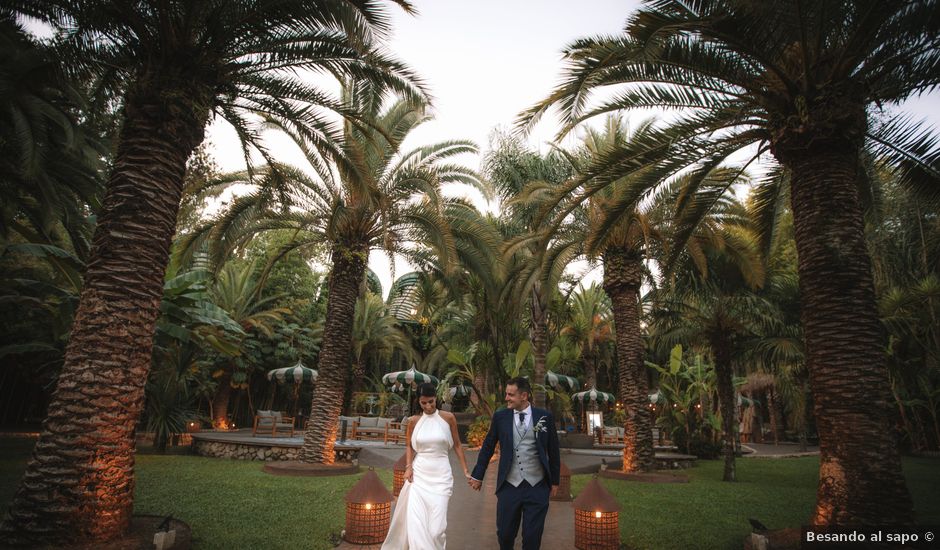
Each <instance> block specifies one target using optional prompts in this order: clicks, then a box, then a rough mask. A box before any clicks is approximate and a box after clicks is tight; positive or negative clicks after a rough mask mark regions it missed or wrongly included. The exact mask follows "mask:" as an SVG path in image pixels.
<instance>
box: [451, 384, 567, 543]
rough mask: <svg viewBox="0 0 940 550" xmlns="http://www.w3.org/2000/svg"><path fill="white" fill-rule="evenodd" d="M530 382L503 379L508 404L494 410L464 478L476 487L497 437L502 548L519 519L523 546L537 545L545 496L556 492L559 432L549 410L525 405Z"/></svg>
mask: <svg viewBox="0 0 940 550" xmlns="http://www.w3.org/2000/svg"><path fill="white" fill-rule="evenodd" d="M531 395H532V387H531V386H529V381H528V380H526V379H525V378H522V377H517V378H512V379H510V380H509V382H506V405H507V406H508V407H509V408H508V409H503V410H501V411H497V412H496V414H494V415H493V420H492V423H491V424H490V431H489V432H487V434H486V439H484V440H483V445H482V446H481V447H480V456H479V457H478V458H477V465H476V467H475V468H474V469H473V475H472V476H471V478H470V480H469V481H468V482H469V484H470V487H472V488H473V489H475V490H477V491H479V490H480V488H481V487H482V486H483V476H484V474H486V467H487V466H489V463H490V457H492V456H493V450H494V448H495V447H496V442H497V441H498V442H499V448H500V449H501V450H500V456H499V473H498V474H497V476H496V535H497V536H498V537H499V547H500V550H512V547H513V544H514V543H515V541H516V533H518V532H519V523H520V521H521V522H522V548H523V550H537V549H538V548H539V547H540V546H541V544H542V530H543V529H544V527H545V516H546V514H548V498H549V496H550V495H551V496H555V493H557V492H558V482H559V472H560V469H561V459H560V458H559V456H558V434H557V433H556V432H555V421H554V420H553V419H552V415H551V414H549V412H548V411H546V410H542V409H536V408H534V407H532V406H531V405H530V404H529V396H531Z"/></svg>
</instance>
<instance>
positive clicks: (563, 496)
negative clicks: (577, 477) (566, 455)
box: [551, 462, 571, 502]
mask: <svg viewBox="0 0 940 550" xmlns="http://www.w3.org/2000/svg"><path fill="white" fill-rule="evenodd" d="M560 470H561V473H560V475H559V476H558V477H559V480H558V492H557V493H555V496H553V497H552V498H551V500H554V501H559V502H567V501H569V500H571V470H570V469H569V468H568V465H567V464H565V463H564V462H562V463H561V469H560Z"/></svg>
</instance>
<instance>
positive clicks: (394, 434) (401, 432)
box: [385, 416, 410, 445]
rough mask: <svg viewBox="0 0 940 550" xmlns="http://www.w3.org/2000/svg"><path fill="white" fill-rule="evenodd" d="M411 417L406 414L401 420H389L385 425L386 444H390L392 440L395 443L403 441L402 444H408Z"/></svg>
mask: <svg viewBox="0 0 940 550" xmlns="http://www.w3.org/2000/svg"><path fill="white" fill-rule="evenodd" d="M409 418H410V417H408V416H406V417H405V418H404V419H402V421H401V422H389V423H388V425H387V426H386V427H385V444H386V445H388V442H389V441H391V442H393V443H395V444H398V443H401V444H402V445H404V444H407V443H408V440H407V439H406V436H407V434H408V419H409Z"/></svg>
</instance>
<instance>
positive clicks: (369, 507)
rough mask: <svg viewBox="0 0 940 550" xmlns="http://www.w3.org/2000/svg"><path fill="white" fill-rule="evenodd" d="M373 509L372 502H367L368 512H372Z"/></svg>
mask: <svg viewBox="0 0 940 550" xmlns="http://www.w3.org/2000/svg"><path fill="white" fill-rule="evenodd" d="M371 509H372V503H371V502H367V503H366V510H371Z"/></svg>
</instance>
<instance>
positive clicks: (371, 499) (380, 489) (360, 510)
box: [343, 468, 392, 544]
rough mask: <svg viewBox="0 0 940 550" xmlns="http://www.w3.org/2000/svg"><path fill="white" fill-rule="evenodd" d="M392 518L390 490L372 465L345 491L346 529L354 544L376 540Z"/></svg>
mask: <svg viewBox="0 0 940 550" xmlns="http://www.w3.org/2000/svg"><path fill="white" fill-rule="evenodd" d="M391 521H392V493H389V492H388V489H386V488H385V485H383V484H382V481H381V480H380V479H379V476H377V475H375V471H374V470H372V469H371V468H370V469H369V471H368V472H366V473H365V475H364V476H362V479H360V480H359V483H357V484H355V485H353V488H352V489H350V490H349V492H348V493H346V533H345V534H344V535H343V538H344V539H345V540H346V541H347V542H351V543H353V544H378V543H381V542H382V541H384V540H385V535H387V534H388V526H389V524H390V523H391Z"/></svg>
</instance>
